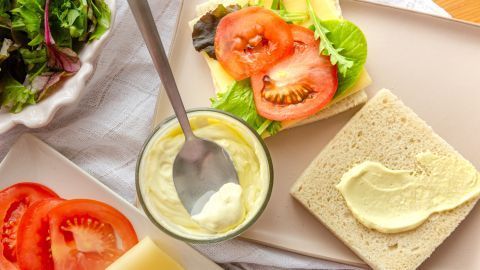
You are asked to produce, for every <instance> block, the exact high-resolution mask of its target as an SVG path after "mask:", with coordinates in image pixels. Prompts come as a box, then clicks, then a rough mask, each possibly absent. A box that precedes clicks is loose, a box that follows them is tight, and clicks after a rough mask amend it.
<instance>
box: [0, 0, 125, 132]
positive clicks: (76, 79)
mask: <svg viewBox="0 0 480 270" xmlns="http://www.w3.org/2000/svg"><path fill="white" fill-rule="evenodd" d="M115 1H116V0H105V2H106V3H107V4H108V6H109V7H110V11H111V26H110V29H108V30H107V31H106V32H105V33H104V34H103V35H102V37H101V38H100V39H98V40H95V41H93V42H91V43H88V44H87V45H86V46H85V47H84V48H83V49H82V50H81V51H80V54H79V57H80V61H82V66H81V68H80V70H79V71H78V72H77V73H76V74H75V75H74V76H71V77H69V78H66V79H64V81H63V82H62V83H61V86H60V87H59V88H58V89H55V91H53V92H52V94H51V95H50V96H48V97H47V98H45V99H44V100H42V101H40V102H39V103H37V104H35V105H30V106H27V107H25V109H24V110H23V111H21V112H20V113H16V114H14V113H9V112H8V111H6V110H5V109H1V110H0V134H2V133H4V132H6V131H8V130H9V129H11V128H13V127H14V126H15V125H17V124H22V125H24V126H26V127H29V128H39V127H43V126H45V125H47V124H48V123H49V122H50V121H51V120H52V118H53V116H54V114H55V113H56V112H57V111H58V109H60V108H61V107H63V106H65V105H68V104H71V103H73V102H74V101H75V100H76V99H77V98H78V96H79V95H80V92H81V91H82V90H83V89H84V88H85V85H86V84H87V81H88V80H89V79H90V77H91V76H92V74H93V71H94V69H95V67H94V64H95V59H96V58H97V57H98V55H99V54H100V52H101V48H102V46H103V45H104V44H105V42H106V40H107V39H108V37H109V36H110V33H111V30H112V27H113V23H114V21H115V13H116V9H115Z"/></svg>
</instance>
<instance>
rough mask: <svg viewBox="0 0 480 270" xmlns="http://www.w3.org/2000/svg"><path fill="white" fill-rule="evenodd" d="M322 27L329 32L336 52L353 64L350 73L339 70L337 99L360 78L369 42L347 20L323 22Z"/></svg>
mask: <svg viewBox="0 0 480 270" xmlns="http://www.w3.org/2000/svg"><path fill="white" fill-rule="evenodd" d="M322 26H323V27H324V28H325V29H327V30H328V33H327V36H328V38H329V40H330V42H332V44H333V46H334V47H335V48H336V50H337V51H338V52H341V54H342V57H344V58H345V59H348V60H349V61H351V63H352V64H351V65H349V67H348V72H341V71H340V69H339V71H340V73H339V77H338V89H337V92H336V93H335V96H336V97H337V96H340V95H342V94H344V93H345V91H347V90H348V89H349V88H351V87H352V86H353V85H354V84H355V82H356V81H357V80H358V78H359V77H360V74H361V73H362V70H363V66H364V65H365V62H366V60H367V40H366V38H365V36H364V35H363V33H362V31H361V30H360V29H359V28H358V27H357V26H356V25H355V24H353V23H352V22H350V21H347V20H327V21H322ZM339 68H340V64H339Z"/></svg>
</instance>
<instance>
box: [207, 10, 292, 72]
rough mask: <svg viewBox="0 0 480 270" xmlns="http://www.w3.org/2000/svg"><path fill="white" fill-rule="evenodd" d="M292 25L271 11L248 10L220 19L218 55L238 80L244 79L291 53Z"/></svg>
mask: <svg viewBox="0 0 480 270" xmlns="http://www.w3.org/2000/svg"><path fill="white" fill-rule="evenodd" d="M292 51H293V38H292V32H291V31H290V27H289V25H288V24H287V23H286V22H285V21H283V20H282V19H281V18H280V17H279V16H277V15H276V14H275V13H273V12H272V11H270V10H267V9H264V8H260V7H248V8H244V9H241V10H239V11H235V12H232V13H230V14H228V15H227V16H225V17H223V18H222V19H221V20H220V23H219V24H218V26H217V30H216V34H215V55H216V57H217V60H218V61H219V62H220V64H221V65H222V66H223V68H225V70H226V71H227V72H228V73H229V74H230V75H232V77H234V78H235V79H236V80H243V79H245V78H248V77H250V76H251V75H252V74H255V73H258V72H260V71H262V70H264V69H265V68H268V67H270V66H271V65H272V64H274V63H276V62H277V61H278V60H279V59H280V58H282V57H284V56H285V55H288V54H290V53H292Z"/></svg>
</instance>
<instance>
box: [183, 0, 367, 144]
mask: <svg viewBox="0 0 480 270" xmlns="http://www.w3.org/2000/svg"><path fill="white" fill-rule="evenodd" d="M248 3H249V0H209V1H207V2H204V3H202V4H199V5H197V6H196V15H197V17H196V18H194V19H193V20H191V21H190V22H189V23H188V24H189V27H190V29H191V30H192V31H193V26H194V25H195V23H196V22H197V21H198V20H199V19H200V17H201V16H203V15H204V14H206V13H207V12H209V11H212V10H214V9H215V8H216V7H217V6H218V5H219V4H223V5H224V6H229V5H233V4H238V5H240V6H245V5H247V4H248ZM284 4H285V6H286V7H287V8H291V9H292V10H293V11H302V10H305V9H306V7H305V2H304V1H303V0H285V1H284ZM265 5H266V6H268V5H271V0H266V1H265ZM312 5H313V6H314V8H315V10H316V12H317V13H319V14H322V17H326V18H338V17H341V9H340V4H339V1H338V0H315V1H312ZM201 54H202V56H203V57H204V58H205V61H206V62H207V64H208V67H209V68H210V72H211V73H212V80H213V85H214V87H215V93H218V92H223V91H226V90H227V89H228V86H229V85H230V83H228V82H231V81H232V80H233V78H231V77H230V76H229V75H228V74H227V73H226V72H225V71H224V70H223V69H222V68H221V66H220V64H219V63H218V62H217V61H216V60H214V59H212V58H210V57H209V56H208V55H207V54H206V53H201ZM370 83H371V78H370V76H369V75H368V73H367V72H366V70H365V69H364V70H363V73H362V74H361V75H360V77H359V80H358V81H357V83H356V85H354V86H352V88H351V89H350V91H349V94H347V95H344V96H341V97H338V98H336V99H335V100H332V101H331V103H330V104H329V105H328V106H327V107H325V108H323V109H322V110H321V111H319V112H318V113H316V114H315V115H313V116H311V117H309V118H307V119H302V120H291V121H283V122H282V130H284V129H288V128H293V127H297V126H301V125H305V124H309V123H313V122H316V121H319V120H322V119H326V118H328V117H331V116H334V115H337V114H339V113H342V112H345V111H347V110H349V109H351V108H354V107H356V106H358V105H361V104H363V103H365V102H366V101H367V99H368V98H367V95H366V93H365V92H364V91H363V88H365V87H366V86H368V85H369V84H370ZM263 135H264V137H267V136H269V134H263Z"/></svg>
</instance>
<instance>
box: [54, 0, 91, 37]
mask: <svg viewBox="0 0 480 270" xmlns="http://www.w3.org/2000/svg"><path fill="white" fill-rule="evenodd" d="M49 11H50V20H51V24H52V28H56V29H55V30H56V32H58V33H59V35H63V36H68V37H69V38H70V40H71V38H79V40H85V38H86V36H87V23H88V17H87V11H88V6H87V1H86V0H72V1H53V2H52V3H51V4H50V6H49ZM54 26H55V27H54ZM60 28H62V29H60ZM54 36H55V35H54ZM55 38H56V39H57V41H58V40H59V39H60V37H56V36H55ZM62 39H65V38H62ZM70 43H71V41H70Z"/></svg>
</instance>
